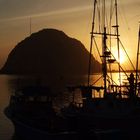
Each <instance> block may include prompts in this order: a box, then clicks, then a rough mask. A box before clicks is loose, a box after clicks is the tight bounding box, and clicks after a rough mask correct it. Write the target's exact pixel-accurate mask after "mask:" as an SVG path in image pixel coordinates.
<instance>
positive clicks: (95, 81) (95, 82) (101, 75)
mask: <svg viewBox="0 0 140 140" xmlns="http://www.w3.org/2000/svg"><path fill="white" fill-rule="evenodd" d="M102 77H103V75H101V76H100V77H99V78H98V79H97V80H96V81H95V82H94V83H92V86H93V85H95V84H96V83H97V82H98V81H99V80H100V79H101V78H102Z"/></svg>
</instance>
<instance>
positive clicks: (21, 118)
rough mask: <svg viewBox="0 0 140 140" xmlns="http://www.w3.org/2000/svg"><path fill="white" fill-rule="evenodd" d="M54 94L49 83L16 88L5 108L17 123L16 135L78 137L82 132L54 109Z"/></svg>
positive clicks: (11, 118)
mask: <svg viewBox="0 0 140 140" xmlns="http://www.w3.org/2000/svg"><path fill="white" fill-rule="evenodd" d="M53 98H54V95H53V94H52V93H51V91H50V89H49V88H48V87H42V86H28V87H24V88H23V89H19V90H16V92H15V94H14V95H12V96H11V98H10V103H9V106H8V107H7V108H5V110H4V112H5V115H6V116H7V117H8V118H9V119H10V120H11V121H12V122H13V124H14V127H15V134H14V135H15V137H16V138H17V139H23V140H30V139H34V140H39V139H40V140H44V139H49V140H55V139H57V140H59V139H61V140H63V139H75V140H76V139H78V137H79V134H78V133H77V132H76V131H75V130H72V129H70V127H68V125H69V124H68V122H67V121H66V119H65V118H63V117H62V116H61V115H58V114H57V113H56V111H55V110H54V108H53V105H52V102H53Z"/></svg>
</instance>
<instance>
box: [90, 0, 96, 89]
mask: <svg viewBox="0 0 140 140" xmlns="http://www.w3.org/2000/svg"><path fill="white" fill-rule="evenodd" d="M96 3H97V0H94V9H93V17H92V29H91V40H90V41H91V42H90V54H89V64H88V86H89V85H90V72H91V70H90V69H91V56H92V47H93V31H94V24H95V23H94V21H95V14H96V13H95V12H96Z"/></svg>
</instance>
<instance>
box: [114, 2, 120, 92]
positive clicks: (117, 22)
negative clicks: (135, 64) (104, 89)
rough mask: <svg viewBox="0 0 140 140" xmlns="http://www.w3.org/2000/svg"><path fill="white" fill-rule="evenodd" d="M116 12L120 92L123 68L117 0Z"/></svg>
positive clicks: (116, 4)
mask: <svg viewBox="0 0 140 140" xmlns="http://www.w3.org/2000/svg"><path fill="white" fill-rule="evenodd" d="M115 9H116V10H115V14H116V25H115V26H114V27H116V35H117V48H118V68H119V83H120V93H121V68H120V44H119V24H118V3H117V0H115Z"/></svg>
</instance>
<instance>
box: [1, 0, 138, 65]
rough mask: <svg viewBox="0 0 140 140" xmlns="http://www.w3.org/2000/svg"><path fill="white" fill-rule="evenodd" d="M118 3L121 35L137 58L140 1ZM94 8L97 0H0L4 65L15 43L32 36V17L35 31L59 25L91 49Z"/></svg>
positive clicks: (126, 0) (119, 0) (131, 0)
mask: <svg viewBox="0 0 140 140" xmlns="http://www.w3.org/2000/svg"><path fill="white" fill-rule="evenodd" d="M118 3H119V16H120V18H119V23H120V35H121V36H120V38H122V42H123V44H124V45H125V46H126V50H127V51H128V54H129V55H130V57H131V58H132V59H134V58H135V57H136V56H134V54H136V47H137V34H138V33H137V32H138V21H139V20H140V14H139V12H140V10H139V9H140V1H139V0H118ZM92 10H93V0H86V1H85V0H71V1H69V0H51V1H46V0H24V1H19V0H12V1H11V0H0V66H2V65H3V63H4V62H5V60H6V58H7V56H8V54H9V52H10V51H11V50H12V49H13V48H14V47H15V45H16V44H17V43H18V42H20V41H21V40H23V39H24V38H25V37H27V36H29V33H30V26H29V25H30V17H31V19H32V32H36V31H38V30H41V29H42V28H56V29H59V30H62V31H64V32H65V33H66V34H67V35H69V36H71V37H74V38H77V39H79V40H80V41H81V42H82V43H83V44H84V45H85V46H86V48H87V49H88V50H89V41H90V40H89V39H90V30H91V21H92ZM132 52H133V53H132ZM132 54H133V55H132ZM127 66H128V65H127Z"/></svg>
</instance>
